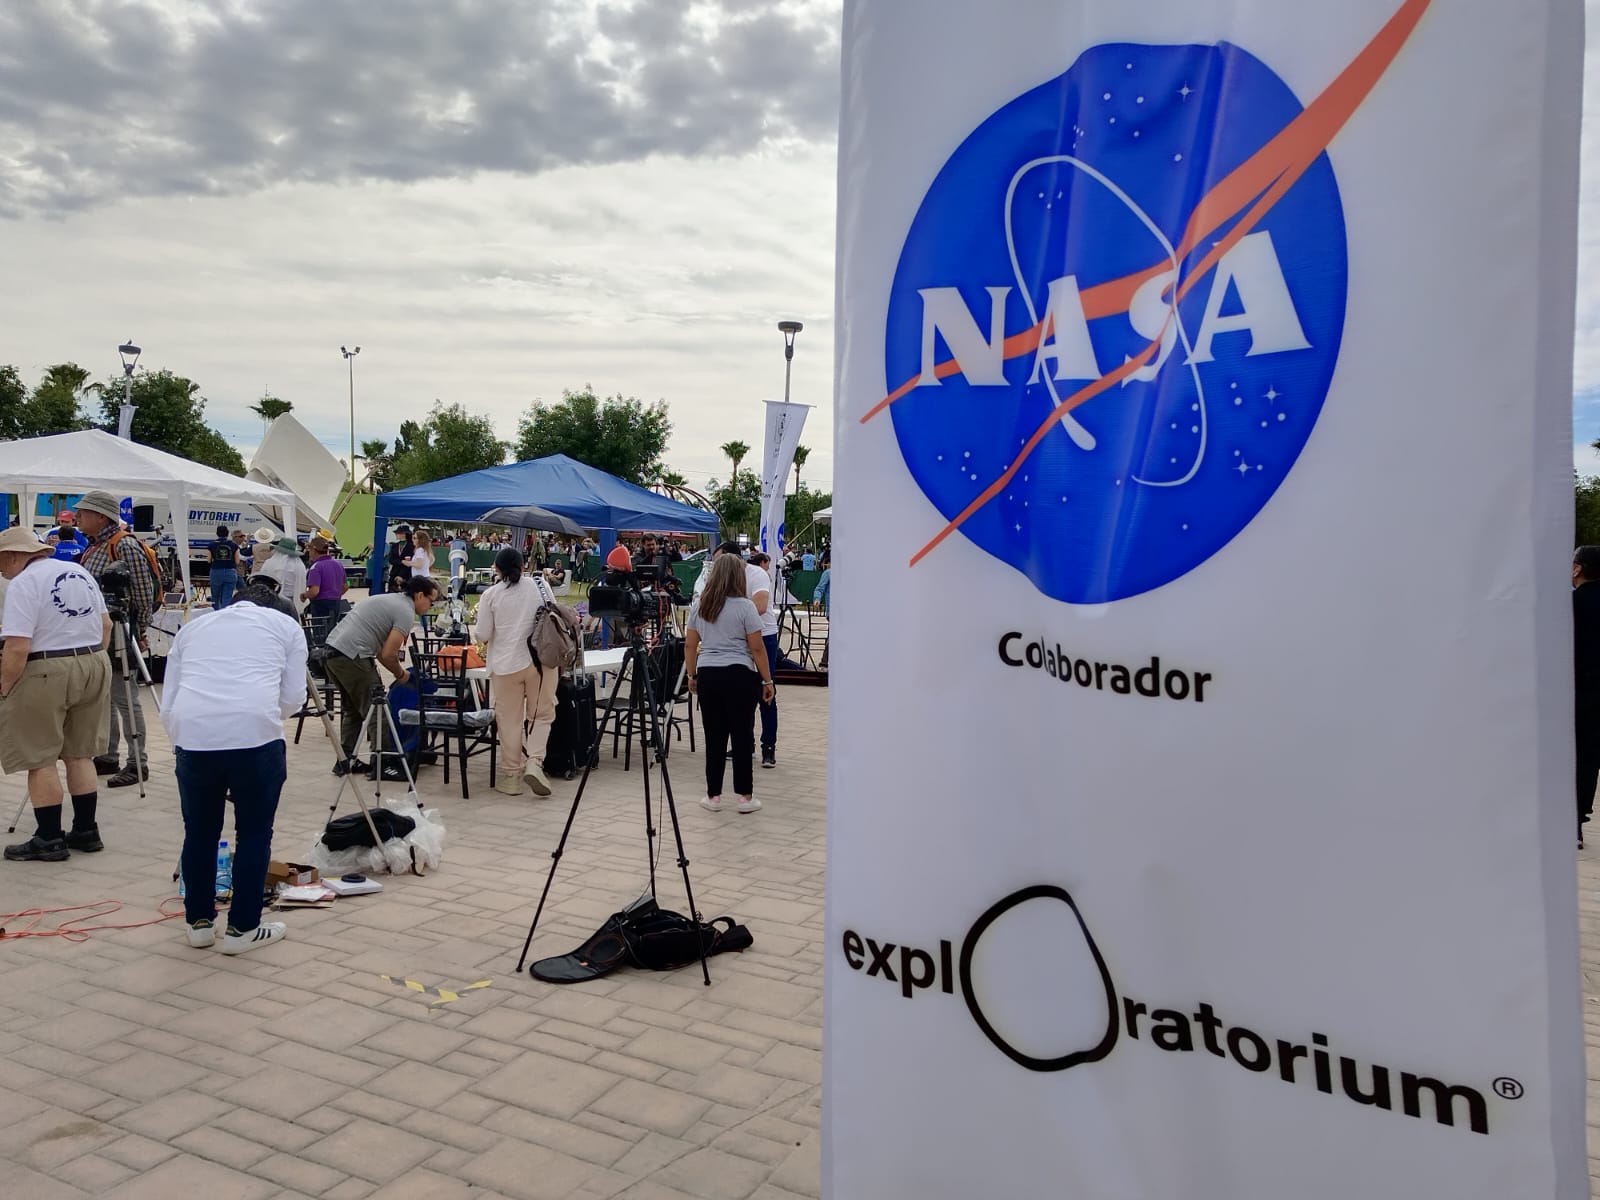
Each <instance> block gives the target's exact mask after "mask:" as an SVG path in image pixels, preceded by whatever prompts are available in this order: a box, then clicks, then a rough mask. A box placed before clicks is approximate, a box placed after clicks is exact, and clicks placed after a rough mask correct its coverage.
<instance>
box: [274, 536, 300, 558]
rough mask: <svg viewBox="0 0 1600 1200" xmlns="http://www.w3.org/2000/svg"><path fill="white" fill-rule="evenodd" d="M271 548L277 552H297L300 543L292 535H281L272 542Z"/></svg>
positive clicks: (298, 551)
mask: <svg viewBox="0 0 1600 1200" xmlns="http://www.w3.org/2000/svg"><path fill="white" fill-rule="evenodd" d="M272 548H273V549H274V550H276V551H277V552H278V553H279V554H299V553H300V545H299V543H298V542H296V541H295V540H294V539H293V538H292V537H281V538H279V539H278V540H277V541H275V542H273V543H272Z"/></svg>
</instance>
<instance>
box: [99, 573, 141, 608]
mask: <svg viewBox="0 0 1600 1200" xmlns="http://www.w3.org/2000/svg"><path fill="white" fill-rule="evenodd" d="M95 582H96V583H98V584H99V585H100V593H101V595H103V596H104V597H105V601H106V608H108V609H109V610H110V611H111V615H112V616H114V617H121V616H125V615H126V613H127V610H128V597H129V595H130V594H131V593H132V591H133V572H132V571H130V570H129V569H128V564H127V563H125V562H114V563H112V564H111V565H110V566H109V567H107V568H106V569H105V570H104V571H102V572H100V574H99V575H97V576H95Z"/></svg>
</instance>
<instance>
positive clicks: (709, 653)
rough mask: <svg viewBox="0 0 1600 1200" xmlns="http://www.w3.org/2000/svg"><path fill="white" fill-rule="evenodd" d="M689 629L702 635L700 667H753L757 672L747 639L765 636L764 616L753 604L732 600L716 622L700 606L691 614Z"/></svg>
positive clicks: (724, 605) (730, 598)
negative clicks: (762, 629)
mask: <svg viewBox="0 0 1600 1200" xmlns="http://www.w3.org/2000/svg"><path fill="white" fill-rule="evenodd" d="M689 628H690V629H692V630H694V631H695V632H696V633H698V634H699V635H700V658H699V660H698V664H697V668H696V669H698V668H699V667H749V668H750V669H751V670H752V671H754V670H755V669H756V664H755V660H754V659H752V658H751V657H750V644H749V643H748V642H746V641H745V638H746V637H748V636H749V635H750V634H752V633H760V632H761V614H760V613H758V612H757V611H756V606H755V604H754V603H753V602H752V601H749V600H746V599H745V598H744V597H743V596H729V597H728V598H727V599H726V600H724V601H723V602H722V611H721V612H720V613H718V614H717V619H716V620H715V621H708V620H706V619H705V618H704V617H702V616H701V615H700V607H699V605H696V606H695V609H694V611H693V612H692V613H690V614H689Z"/></svg>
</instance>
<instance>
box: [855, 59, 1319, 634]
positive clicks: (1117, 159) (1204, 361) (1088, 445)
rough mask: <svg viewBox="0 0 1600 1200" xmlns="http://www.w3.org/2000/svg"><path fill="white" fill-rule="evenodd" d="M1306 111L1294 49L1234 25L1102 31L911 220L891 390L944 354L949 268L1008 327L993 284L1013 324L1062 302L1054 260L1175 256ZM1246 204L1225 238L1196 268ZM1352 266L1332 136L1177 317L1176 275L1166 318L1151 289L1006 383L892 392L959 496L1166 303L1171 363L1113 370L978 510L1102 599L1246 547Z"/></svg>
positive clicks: (1122, 262) (1019, 565)
mask: <svg viewBox="0 0 1600 1200" xmlns="http://www.w3.org/2000/svg"><path fill="white" fill-rule="evenodd" d="M1301 111H1302V106H1301V104H1300V102H1299V101H1298V100H1297V99H1296V98H1295V96H1294V94H1293V92H1291V91H1290V90H1289V88H1288V87H1287V86H1286V85H1285V84H1284V83H1283V82H1282V81H1281V80H1280V79H1279V78H1278V77H1277V76H1276V75H1275V74H1274V73H1273V72H1272V71H1271V70H1270V69H1268V68H1267V67H1266V66H1265V65H1264V64H1262V63H1261V62H1260V61H1258V60H1257V59H1255V58H1253V57H1252V56H1250V55H1249V54H1247V53H1245V52H1244V51H1242V50H1240V49H1239V48H1238V47H1236V46H1231V45H1228V44H1226V43H1223V44H1219V45H1216V46H1136V45H1105V46H1098V47H1095V48H1094V49H1091V50H1089V51H1087V52H1086V53H1085V54H1084V55H1083V56H1082V57H1081V58H1079V59H1078V61H1077V62H1076V63H1075V64H1074V65H1073V66H1072V68H1071V69H1070V70H1068V71H1067V72H1066V73H1065V74H1064V75H1061V76H1060V77H1059V78H1056V79H1053V80H1051V81H1050V82H1048V83H1046V84H1043V85H1041V86H1040V87H1037V88H1035V89H1034V90H1032V91H1030V92H1027V93H1026V94H1024V95H1022V96H1019V97H1018V98H1017V99H1015V100H1013V101H1012V102H1011V103H1009V104H1007V105H1006V106H1005V107H1004V108H1002V109H1000V110H999V111H998V112H996V113H995V114H994V115H993V116H992V117H990V118H989V119H988V120H987V121H985V122H984V123H983V124H982V125H980V126H979V127H978V128H977V129H976V130H975V131H974V132H973V133H972V134H971V135H970V136H969V137H968V138H967V139H966V141H965V142H963V143H962V145H961V146H960V148H959V149H957V150H956V152H955V153H954V154H953V155H951V157H950V159H949V161H948V162H947V163H946V164H945V166H944V168H943V169H942V170H941V171H940V173H939V175H938V177H937V178H936V179H935V180H934V182H933V185H932V186H931V187H930V188H929V189H928V192H927V195H926V197H925V198H924V200H923V203H922V206H921V208H920V210H919V211H918V213H917V216H916V219H915V221H914V222H913V224H912V226H911V230H910V232H909V234H908V235H907V237H906V241H905V247H904V249H903V251H902V253H901V257H900V262H899V265H898V268H897V269H896V272H895V278H894V285H893V290H892V292H891V294H890V299H889V307H888V322H887V338H886V350H885V370H886V374H887V388H886V392H888V391H892V390H894V389H896V388H898V387H900V386H901V385H903V384H905V383H907V382H909V381H912V380H916V379H919V378H923V355H924V306H925V300H924V296H925V295H937V294H940V290H941V289H943V290H944V291H943V293H942V294H943V297H944V302H945V305H946V307H945V308H943V309H939V310H938V311H939V312H941V313H945V314H946V315H947V314H948V310H949V306H948V301H949V299H950V294H949V291H948V289H955V290H956V292H957V293H958V295H959V300H960V301H961V307H962V308H964V310H965V311H966V312H967V313H968V314H970V322H971V325H970V326H969V331H968V332H969V334H970V332H971V331H972V329H974V328H975V330H976V331H977V332H979V333H981V337H982V338H983V339H984V341H985V342H988V340H989V338H990V335H991V333H992V325H991V317H992V309H993V300H992V298H991V292H990V290H989V289H997V288H1008V289H1009V291H1008V292H1007V293H1006V294H1005V297H1004V300H1003V303H1004V313H1005V322H1004V332H1005V335H1006V336H1008V337H1010V336H1013V335H1016V334H1020V333H1024V332H1025V331H1027V330H1028V329H1030V328H1031V327H1032V326H1034V325H1035V323H1036V321H1037V320H1038V319H1039V318H1040V317H1042V316H1043V315H1044V314H1045V313H1046V312H1047V311H1052V310H1050V307H1049V305H1050V299H1051V295H1052V284H1055V286H1056V289H1057V291H1059V292H1061V293H1064V294H1065V293H1070V289H1069V288H1067V287H1066V286H1065V285H1063V284H1062V283H1061V282H1060V281H1062V280H1065V279H1069V278H1070V280H1072V281H1073V283H1075V285H1076V289H1077V291H1076V293H1075V294H1073V295H1074V297H1076V296H1081V295H1082V293H1085V292H1089V291H1090V289H1092V288H1094V287H1095V286H1096V285H1099V284H1104V283H1107V282H1110V281H1116V280H1122V279H1126V278H1128V277H1130V276H1138V275H1141V274H1145V275H1146V276H1148V274H1149V273H1152V269H1153V268H1163V269H1164V270H1166V271H1170V270H1171V258H1170V255H1171V254H1172V248H1173V247H1176V246H1179V245H1180V244H1181V242H1182V239H1183V234H1184V230H1185V227H1186V226H1187V224H1188V222H1189V220H1190V217H1191V215H1192V214H1193V213H1194V210H1195V208H1196V206H1197V205H1198V204H1199V202H1200V200H1201V199H1202V197H1204V196H1205V195H1206V194H1207V193H1208V192H1210V191H1211V189H1213V188H1214V187H1215V186H1216V185H1217V183H1218V182H1220V181H1221V180H1223V179H1224V178H1225V177H1226V176H1228V174H1229V173H1230V172H1232V171H1233V170H1234V169H1235V168H1237V167H1238V166H1240V165H1241V164H1242V163H1244V162H1245V161H1246V160H1247V159H1249V158H1250V157H1251V156H1252V155H1254V154H1255V153H1256V152H1257V151H1258V150H1260V149H1261V148H1262V147H1263V146H1264V145H1265V144H1266V143H1267V142H1269V141H1270V140H1271V139H1272V138H1273V137H1275V136H1276V135H1277V134H1278V133H1280V132H1281V131H1282V130H1283V129H1284V127H1285V126H1287V125H1288V124H1289V123H1290V122H1291V121H1292V120H1294V118H1295V117H1296V116H1298V115H1299V114H1300V112H1301ZM1249 207H1250V205H1249V203H1248V202H1247V203H1246V204H1245V206H1244V210H1243V211H1248V209H1249ZM1243 211H1241V213H1238V214H1230V215H1229V219H1228V220H1227V222H1226V223H1224V224H1222V225H1221V226H1220V227H1218V228H1217V229H1216V230H1215V231H1214V232H1212V233H1211V234H1209V235H1208V236H1206V237H1204V238H1202V239H1201V240H1200V242H1199V244H1198V246H1197V247H1196V249H1195V250H1194V251H1193V252H1191V253H1190V254H1189V255H1188V256H1187V258H1186V259H1185V260H1184V261H1183V262H1182V263H1181V264H1180V267H1181V269H1180V271H1179V272H1178V274H1179V276H1180V277H1182V278H1184V279H1187V278H1188V277H1189V275H1190V274H1191V272H1193V271H1194V270H1195V269H1196V267H1197V266H1198V264H1199V263H1200V261H1201V259H1202V258H1203V257H1204V256H1205V254H1206V253H1207V252H1208V251H1209V250H1210V249H1211V248H1212V247H1213V246H1214V245H1215V243H1216V242H1217V241H1219V240H1221V239H1222V238H1224V237H1226V236H1227V234H1228V233H1229V232H1230V231H1231V230H1232V229H1233V228H1234V225H1235V223H1236V222H1237V220H1238V218H1239V217H1240V216H1242V215H1243ZM1154 273H1156V274H1160V273H1162V272H1161V271H1155V272H1154ZM1346 281H1347V256H1346V245H1345V226H1344V214H1343V209H1342V207H1341V205H1340V200H1339V190H1338V185H1337V183H1336V181H1335V179H1334V173H1333V167H1332V164H1331V163H1330V162H1329V160H1328V158H1327V156H1326V154H1324V155H1321V156H1320V157H1318V158H1317V159H1316V160H1315V161H1314V162H1313V163H1312V165H1311V166H1310V167H1309V168H1308V169H1307V170H1306V171H1305V172H1304V174H1302V175H1301V176H1300V178H1299V179H1298V180H1297V181H1296V182H1295V183H1294V184H1293V186H1292V187H1290V188H1289V189H1288V191H1287V192H1286V193H1285V194H1284V195H1283V196H1282V198H1281V199H1279V200H1278V201H1277V202H1276V203H1275V204H1274V205H1272V207H1271V208H1270V209H1269V210H1268V211H1267V212H1266V214H1265V215H1264V216H1262V217H1261V218H1260V219H1259V220H1257V221H1255V222H1254V223H1253V224H1252V225H1251V227H1250V229H1249V230H1248V233H1247V236H1246V238H1245V239H1244V241H1242V242H1241V243H1240V244H1239V246H1238V248H1237V249H1236V250H1235V251H1234V252H1233V253H1231V254H1230V255H1229V258H1228V260H1227V266H1226V268H1225V269H1223V268H1217V267H1213V268H1212V269H1211V270H1209V271H1208V272H1207V273H1206V274H1205V275H1204V276H1202V277H1201V278H1200V279H1198V280H1197V281H1196V282H1195V283H1193V285H1192V286H1191V288H1190V290H1189V291H1188V292H1187V294H1186V295H1185V297H1184V299H1183V300H1182V301H1181V302H1180V303H1179V305H1178V309H1177V316H1178V318H1179V319H1178V320H1177V321H1175V322H1173V321H1165V303H1164V302H1163V301H1161V299H1160V297H1159V295H1157V296H1156V297H1155V301H1154V303H1155V307H1156V310H1157V311H1156V314H1155V317H1154V321H1155V324H1154V325H1152V324H1151V321H1152V317H1151V313H1150V303H1151V297H1150V296H1148V295H1147V296H1146V297H1145V299H1144V303H1143V306H1142V309H1141V312H1142V316H1141V320H1140V325H1139V326H1138V327H1136V325H1135V322H1134V317H1133V315H1132V314H1130V312H1128V311H1126V309H1124V311H1120V312H1112V313H1110V314H1109V315H1099V316H1095V315H1093V314H1092V313H1091V314H1086V317H1087V324H1086V325H1084V324H1083V322H1082V320H1080V321H1079V322H1078V328H1079V330H1080V334H1079V336H1078V337H1077V338H1076V339H1074V338H1073V337H1072V336H1071V329H1070V326H1071V325H1072V324H1073V323H1072V322H1071V321H1057V322H1056V324H1055V327H1054V328H1055V332H1056V336H1055V337H1054V338H1053V339H1048V342H1049V348H1050V350H1051V351H1052V352H1053V353H1052V355H1051V356H1050V357H1046V358H1045V359H1044V360H1043V361H1041V362H1039V363H1037V364H1036V361H1035V359H1036V352H1035V351H1028V352H1026V353H1022V354H1018V355H1017V356H1016V357H1013V358H1010V359H1008V360H1006V361H1005V362H1004V367H1003V373H1004V380H1003V382H997V381H991V382H981V381H979V382H975V381H973V380H971V379H969V378H968V377H967V375H966V374H963V373H959V372H958V373H954V374H949V375H947V376H945V377H943V378H941V379H940V380H939V382H938V384H937V385H922V386H916V387H913V388H912V389H911V390H910V391H909V392H908V393H907V394H906V395H905V396H904V397H903V398H901V399H899V400H897V401H896V402H895V404H894V405H893V406H892V407H891V409H890V413H891V418H892V420H893V423H894V430H895V436H896V439H897V441H898V443H899V446H900V451H901V454H902V455H903V457H904V459H905V462H906V465H907V467H908V468H909V470H910V471H911V474H912V476H913V477H914V478H915V479H916V481H917V484H918V485H919V486H920V487H921V488H922V490H923V492H924V494H925V495H927V497H928V498H929V500H931V501H932V502H933V504H934V505H935V506H936V507H937V508H938V510H939V512H940V513H942V514H943V515H944V516H945V518H946V519H947V520H951V519H954V518H956V517H957V516H958V514H960V513H961V512H962V511H963V510H964V509H966V508H967V506H968V505H969V504H971V503H972V502H973V501H974V500H975V499H976V498H977V497H979V496H980V495H981V494H982V493H983V492H984V491H985V490H986V489H987V488H988V487H989V486H990V485H991V484H992V483H993V482H994V481H995V480H996V479H998V478H999V477H1000V476H1001V475H1002V473H1003V472H1005V471H1006V469H1007V468H1008V467H1009V466H1010V465H1011V464H1012V462H1013V461H1014V460H1015V459H1016V458H1017V457H1018V455H1019V454H1020V453H1021V451H1022V449H1023V445H1024V443H1025V442H1026V441H1027V440H1028V439H1029V438H1030V437H1031V436H1032V435H1033V433H1034V432H1035V430H1036V429H1038V428H1039V427H1040V426H1041V424H1043V423H1045V422H1046V420H1047V419H1048V418H1050V416H1051V414H1052V412H1053V411H1054V410H1055V409H1056V408H1057V406H1058V404H1059V403H1060V402H1061V401H1064V400H1066V399H1068V398H1069V397H1071V396H1072V395H1073V393H1075V392H1077V391H1079V390H1080V389H1081V388H1083V387H1084V386H1086V385H1087V384H1088V383H1089V382H1090V381H1091V379H1093V378H1094V377H1095V376H1096V373H1098V374H1100V375H1103V374H1106V373H1109V372H1110V371H1112V370H1114V369H1115V368H1117V367H1119V366H1121V365H1122V364H1123V363H1124V361H1125V360H1126V359H1127V358H1129V357H1134V356H1137V355H1138V354H1140V353H1141V352H1142V351H1144V350H1145V349H1146V348H1147V347H1148V346H1149V345H1150V344H1151V342H1152V341H1153V340H1154V338H1155V336H1156V335H1157V334H1159V333H1160V332H1161V326H1162V324H1163V323H1165V324H1166V326H1167V327H1168V329H1169V330H1170V332H1169V333H1168V334H1167V336H1168V338H1170V340H1171V343H1172V349H1171V351H1170V354H1169V355H1168V356H1167V357H1166V358H1165V360H1164V361H1163V362H1162V364H1161V365H1160V367H1159V370H1156V371H1154V372H1151V373H1152V374H1153V375H1154V377H1153V378H1150V379H1147V380H1130V381H1128V382H1126V383H1122V384H1113V385H1112V386H1111V387H1109V388H1108V389H1106V390H1105V391H1103V392H1101V393H1100V394H1099V395H1096V396H1094V397H1092V398H1091V399H1089V400H1088V401H1086V402H1085V403H1083V404H1081V405H1079V406H1078V407H1076V408H1074V409H1072V410H1071V412H1070V413H1069V414H1068V415H1069V417H1070V420H1071V427H1070V428H1069V427H1068V425H1067V424H1064V423H1063V422H1062V421H1061V420H1059V419H1058V420H1053V421H1051V422H1050V425H1049V431H1048V432H1047V433H1046V435H1045V437H1044V439H1043V441H1042V442H1040V443H1039V444H1038V445H1037V447H1036V448H1035V449H1034V450H1033V451H1032V453H1031V454H1029V455H1028V456H1027V457H1026V459H1024V460H1023V462H1022V464H1021V466H1020V467H1019V468H1018V470H1017V471H1016V473H1015V475H1014V476H1013V477H1012V478H1011V480H1010V481H1009V482H1008V484H1007V485H1006V487H1005V488H1004V489H1003V490H1002V491H1001V492H1000V493H999V494H997V495H996V496H995V497H994V498H993V499H991V500H989V501H988V502H987V503H986V504H984V505H983V506H982V507H981V508H980V509H979V510H978V511H977V512H976V513H974V514H973V515H972V516H970V517H969V518H968V519H967V520H966V521H965V523H964V524H962V526H961V528H960V531H959V532H960V535H961V536H965V537H966V538H968V539H970V540H971V541H972V542H973V543H974V544H976V545H977V546H979V547H981V548H982V549H984V550H985V551H987V552H988V553H989V554H991V555H993V556H994V557H996V558H998V559H1000V560H1001V561H1003V562H1006V563H1009V564H1010V565H1011V566H1013V567H1015V568H1016V569H1017V570H1019V571H1021V572H1022V573H1023V574H1025V575H1026V576H1027V577H1028V578H1029V579H1030V580H1032V581H1033V583H1034V585H1035V586H1036V587H1038V589H1039V590H1040V591H1041V592H1043V593H1044V594H1045V595H1047V596H1051V597H1054V598H1055V599H1058V600H1063V601H1066V602H1069V603H1074V604H1094V603H1103V602H1106V601H1111V600H1119V599H1123V598H1126V597H1128V596H1135V595H1138V594H1140V593H1142V592H1147V591H1150V590H1151V589H1153V588H1158V587H1161V586H1163V585H1164V584H1167V583H1170V582H1172V581H1173V580H1175V579H1178V578H1180V577H1182V576H1183V575H1185V574H1186V573H1188V572H1189V571H1192V570H1193V569H1194V568H1195V567H1197V566H1199V565H1200V564H1201V563H1204V562H1205V561H1206V560H1207V559H1209V558H1210V557H1211V556H1212V555H1214V554H1216V553H1217V552H1218V551H1219V550H1221V549H1222V548H1223V547H1224V546H1226V545H1227V544H1228V542H1229V541H1231V540H1232V539H1233V538H1234V537H1235V536H1236V535H1237V534H1239V532H1240V531H1241V530H1243V529H1244V528H1245V526H1246V525H1248V524H1249V523H1250V521H1251V520H1252V519H1253V518H1254V517H1255V515H1256V514H1257V513H1258V512H1260V511H1261V509H1262V507H1263V506H1264V505H1265V504H1266V503H1267V501H1268V500H1270V499H1271V498H1272V495H1273V493H1274V492H1275V491H1276V490H1277V489H1278V487H1279V485H1280V484H1282V483H1283V481H1284V479H1285V477H1286V476H1287V475H1288V473H1289V470H1290V469H1291V468H1292V467H1293V465H1294V463H1295V460H1296V459H1297V458H1298V457H1299V455H1300V452H1301V450H1302V449H1303V448H1304V446H1305V444H1306V441H1307V439H1308V438H1309V437H1310V435H1311V431H1312V429H1313V428H1314V427H1315V425H1316V421H1317V416H1318V414H1319V413H1320V411H1321V408H1322V403H1323V400H1324V398H1325V397H1326V396H1327V393H1328V388H1329V385H1330V383H1331V381H1332V378H1333V371H1334V366H1335V363H1336V362H1337V359H1338V355H1339V344H1340V338H1341V336H1342V333H1343V327H1344V311H1345V293H1346ZM1169 294H1170V293H1169ZM1059 311H1064V312H1068V311H1071V308H1070V307H1064V308H1062V309H1060V310H1059ZM1079 311H1082V308H1081V304H1080V308H1079ZM1208 317H1209V322H1208ZM931 324H932V325H933V339H932V350H933V360H934V361H935V362H938V363H943V362H945V361H946V360H948V359H950V358H951V357H952V354H951V350H950V346H949V343H948V341H947V340H946V327H945V325H944V324H941V323H940V322H938V321H934V322H932V323H931ZM1063 328H1066V329H1067V336H1063V333H1062V331H1063ZM1083 329H1086V330H1087V334H1088V336H1087V339H1084V338H1083V337H1082V336H1081V330H1083ZM1141 329H1142V330H1143V331H1142V332H1141ZM958 340H959V334H958ZM1085 341H1087V348H1086V347H1085ZM966 366H967V364H965V363H964V364H963V368H964V369H965V368H966ZM1058 372H1062V373H1065V374H1067V375H1069V376H1070V378H1066V379H1057V378H1056V375H1057V373H1058ZM980 380H981V376H980ZM936 553H937V551H936Z"/></svg>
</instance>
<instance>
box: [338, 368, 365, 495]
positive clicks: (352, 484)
mask: <svg viewBox="0 0 1600 1200" xmlns="http://www.w3.org/2000/svg"><path fill="white" fill-rule="evenodd" d="M339 353H340V354H342V355H344V361H345V365H346V366H347V367H349V368H350V494H351V495H354V494H355V490H356V355H358V354H360V353H361V347H360V346H357V347H356V348H355V349H354V350H347V349H346V348H345V347H343V346H340V347H339Z"/></svg>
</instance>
